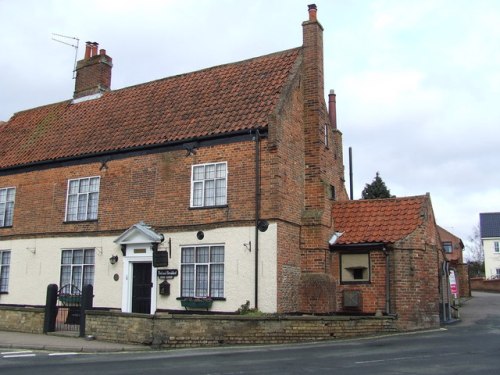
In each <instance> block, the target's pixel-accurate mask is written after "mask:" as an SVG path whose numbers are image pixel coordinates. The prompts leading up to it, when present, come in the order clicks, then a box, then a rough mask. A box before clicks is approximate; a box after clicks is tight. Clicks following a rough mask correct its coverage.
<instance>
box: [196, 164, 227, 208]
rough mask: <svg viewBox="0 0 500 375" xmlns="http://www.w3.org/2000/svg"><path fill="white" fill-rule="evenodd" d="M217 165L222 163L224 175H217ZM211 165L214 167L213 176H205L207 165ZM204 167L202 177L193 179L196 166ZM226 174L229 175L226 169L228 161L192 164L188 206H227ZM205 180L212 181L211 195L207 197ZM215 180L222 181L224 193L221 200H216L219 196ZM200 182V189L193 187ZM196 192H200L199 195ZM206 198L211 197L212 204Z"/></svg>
mask: <svg viewBox="0 0 500 375" xmlns="http://www.w3.org/2000/svg"><path fill="white" fill-rule="evenodd" d="M219 165H224V177H217V166H219ZM210 166H213V167H214V177H213V178H207V177H206V174H207V170H206V169H207V167H210ZM202 167H203V168H204V170H203V179H195V175H196V173H195V170H196V169H197V168H202ZM228 176H229V171H228V163H227V161H222V162H214V163H202V164H193V165H192V166H191V196H190V201H189V206H190V208H207V207H226V206H227V195H228ZM207 181H213V184H214V187H213V197H210V196H208V197H207V190H208V188H207ZM217 181H224V186H223V189H224V195H223V200H224V201H223V202H217V198H218V197H220V195H219V196H218V195H217V193H218V191H219V190H218V188H217ZM198 184H201V189H200V188H195V186H196V185H198ZM197 193H201V197H198V196H197ZM207 199H213V204H210V203H207ZM198 200H201V203H200V204H197V201H198Z"/></svg>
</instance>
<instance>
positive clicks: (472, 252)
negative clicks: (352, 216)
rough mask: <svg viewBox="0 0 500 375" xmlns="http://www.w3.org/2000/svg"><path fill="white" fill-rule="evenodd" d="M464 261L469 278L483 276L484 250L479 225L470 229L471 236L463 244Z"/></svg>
mask: <svg viewBox="0 0 500 375" xmlns="http://www.w3.org/2000/svg"><path fill="white" fill-rule="evenodd" d="M465 260H466V262H467V263H468V264H469V272H470V275H471V276H484V249H483V244H482V241H481V232H480V230H479V224H476V225H474V227H472V234H471V235H470V236H469V238H468V239H467V243H466V244H465Z"/></svg>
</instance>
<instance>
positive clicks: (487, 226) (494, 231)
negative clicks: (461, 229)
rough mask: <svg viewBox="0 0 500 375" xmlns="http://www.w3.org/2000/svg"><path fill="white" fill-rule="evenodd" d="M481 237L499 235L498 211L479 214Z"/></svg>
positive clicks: (499, 214) (499, 219)
mask: <svg viewBox="0 0 500 375" xmlns="http://www.w3.org/2000/svg"><path fill="white" fill-rule="evenodd" d="M479 228H480V231H481V238H492V237H500V212H485V213H480V214H479Z"/></svg>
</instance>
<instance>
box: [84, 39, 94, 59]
mask: <svg viewBox="0 0 500 375" xmlns="http://www.w3.org/2000/svg"><path fill="white" fill-rule="evenodd" d="M91 53H92V42H87V43H85V57H84V60H88V59H90V56H91Z"/></svg>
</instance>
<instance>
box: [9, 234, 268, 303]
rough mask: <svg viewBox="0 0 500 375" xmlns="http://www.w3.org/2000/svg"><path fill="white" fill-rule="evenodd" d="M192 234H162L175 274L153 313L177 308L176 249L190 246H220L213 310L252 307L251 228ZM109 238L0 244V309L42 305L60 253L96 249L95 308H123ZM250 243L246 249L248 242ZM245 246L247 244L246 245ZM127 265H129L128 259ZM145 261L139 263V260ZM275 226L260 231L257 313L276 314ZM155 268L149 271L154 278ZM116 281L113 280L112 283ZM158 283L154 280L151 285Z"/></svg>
mask: <svg viewBox="0 0 500 375" xmlns="http://www.w3.org/2000/svg"><path fill="white" fill-rule="evenodd" d="M196 233H197V231H193V232H180V233H163V234H164V236H165V241H164V242H163V243H162V244H161V246H160V250H166V249H167V248H168V243H169V239H170V240H171V258H170V259H169V266H168V268H169V269H178V270H179V276H177V277H175V278H173V279H171V280H168V282H169V283H170V285H171V293H170V295H169V296H161V295H159V291H158V288H154V289H153V290H154V291H155V292H156V293H155V294H154V295H153V296H152V298H156V301H155V302H156V306H157V308H158V309H174V310H177V309H182V306H181V303H180V301H179V300H177V297H180V272H181V267H180V249H181V246H189V245H196V246H199V245H211V244H221V245H224V249H225V251H224V296H225V298H226V300H225V301H215V302H214V303H213V306H212V309H211V310H212V311H226V312H230V311H236V310H237V309H238V308H239V307H240V306H241V305H242V304H244V303H245V302H246V301H247V300H248V301H250V307H254V302H255V301H254V299H255V298H254V294H255V292H254V290H255V228H254V227H235V228H219V229H213V230H207V231H204V234H205V236H204V238H203V239H202V240H198V239H197V237H196ZM116 238H117V236H113V237H60V238H50V239H27V240H7V241H5V240H4V241H1V240H0V250H10V251H11V263H10V275H9V291H8V294H2V295H0V304H16V305H23V304H26V305H44V304H45V298H46V290H47V285H49V284H57V285H59V278H60V267H61V250H62V249H74V248H95V278H94V295H95V297H94V306H95V307H107V308H116V309H121V308H122V293H123V285H124V284H123V283H124V282H128V281H127V280H125V278H124V259H123V255H122V253H121V250H120V246H119V245H117V244H116V243H114V242H113V241H114V240H115V239H116ZM250 242H251V250H250V249H249V248H250V245H249V243H250ZM244 244H247V246H245V245H244ZM113 255H118V262H117V263H116V264H114V265H111V264H110V262H109V258H110V257H111V256H113ZM127 259H128V260H129V261H133V259H131V258H130V257H128V258H127ZM143 260H144V259H143ZM276 262H277V225H276V224H270V225H269V228H268V230H267V231H266V232H263V233H261V232H259V301H258V302H259V310H260V311H263V312H276V309H277V300H276V298H277V275H276V272H277V270H276V268H277V267H276ZM155 277H156V269H155V268H153V278H155ZM115 278H116V279H118V280H115ZM161 281H162V280H161V279H157V280H156V282H157V283H156V284H159V283H160V282H161Z"/></svg>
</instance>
